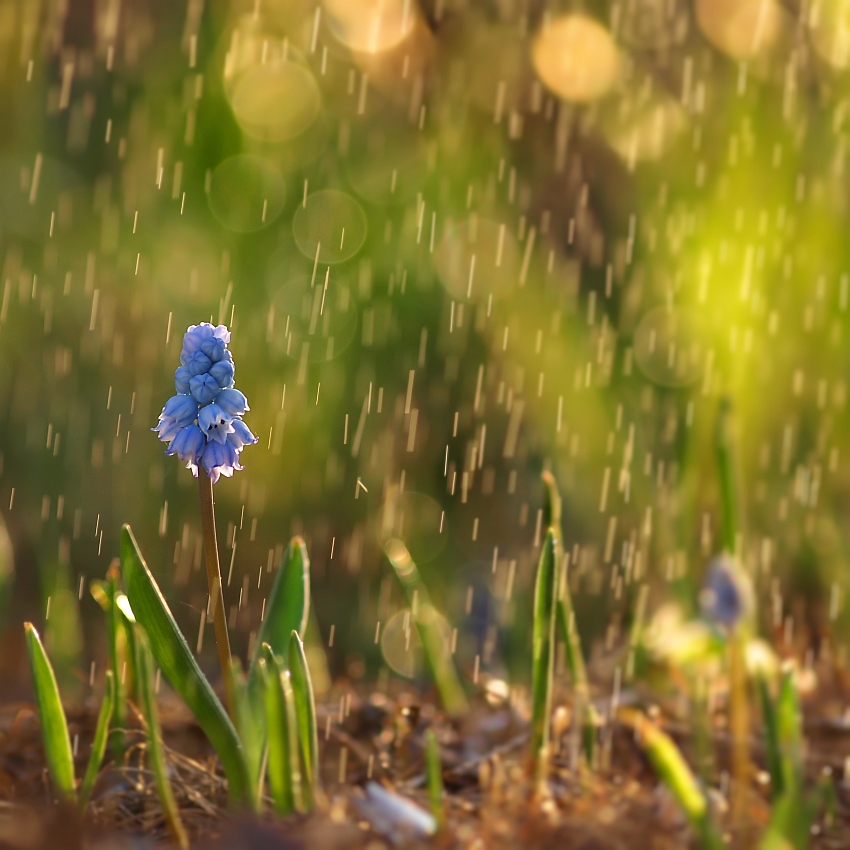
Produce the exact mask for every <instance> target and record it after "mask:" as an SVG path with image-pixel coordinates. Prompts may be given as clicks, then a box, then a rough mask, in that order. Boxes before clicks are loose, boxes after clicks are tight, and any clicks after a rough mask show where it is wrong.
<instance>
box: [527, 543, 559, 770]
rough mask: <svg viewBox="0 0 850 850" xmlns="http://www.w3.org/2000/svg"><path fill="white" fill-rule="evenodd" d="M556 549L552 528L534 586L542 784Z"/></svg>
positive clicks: (535, 729) (536, 739)
mask: <svg viewBox="0 0 850 850" xmlns="http://www.w3.org/2000/svg"><path fill="white" fill-rule="evenodd" d="M556 546H557V541H556V537H555V531H554V529H552V528H550V529H549V530H548V531H547V532H546V539H545V540H544V541H543V547H542V550H541V552H540V561H539V563H538V565H537V579H536V581H535V584H534V626H533V636H532V645H533V652H532V662H531V663H532V669H531V693H532V709H531V752H532V757H533V758H534V760H535V762H536V765H537V768H536V773H537V778H538V779H539V780H542V779H544V778H545V774H546V765H547V764H548V761H549V752H548V751H549V727H550V718H551V714H552V678H553V674H554V669H555V666H554V665H555V651H554V650H555V603H556V598H557V591H558V564H557V556H556Z"/></svg>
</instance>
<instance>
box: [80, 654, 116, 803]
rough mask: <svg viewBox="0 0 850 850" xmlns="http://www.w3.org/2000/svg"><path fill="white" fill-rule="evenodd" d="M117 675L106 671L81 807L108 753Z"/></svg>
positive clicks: (81, 794) (87, 799)
mask: <svg viewBox="0 0 850 850" xmlns="http://www.w3.org/2000/svg"><path fill="white" fill-rule="evenodd" d="M115 691H116V688H115V675H114V673H113V672H112V670H107V671H106V681H105V683H104V688H103V700H101V703H100V712H99V714H98V716H97V726H96V727H95V730H94V741H92V745H91V755H90V756H89V763H88V766H87V767H86V775H85V776H84V777H83V784H82V786H81V787H80V808H81V809H84V808H85V807H86V804H87V803H88V801H89V797H91V792H92V789H93V788H94V783H95V781H96V780H97V775H98V773H99V772H100V766H101V764H102V763H103V756H104V754H105V753H106V742H107V740H108V739H109V724H110V722H111V721H112V715H113V713H114V711H115Z"/></svg>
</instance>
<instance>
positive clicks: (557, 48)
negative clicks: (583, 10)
mask: <svg viewBox="0 0 850 850" xmlns="http://www.w3.org/2000/svg"><path fill="white" fill-rule="evenodd" d="M531 56H532V61H533V63H534V69H535V71H537V75H538V76H539V77H540V79H541V80H542V81H543V84H544V85H545V86H546V88H548V89H549V90H550V91H552V92H554V93H555V94H556V95H558V96H559V97H562V98H564V99H565V100H572V101H577V102H579V103H587V102H589V101H592V100H596V99H597V98H600V97H602V96H603V95H604V94H607V93H608V92H609V91H610V90H611V89H612V88H613V87H614V84H615V83H616V81H617V76H618V74H619V70H620V56H619V52H618V50H617V46H616V44H614V39H613V38H612V37H611V33H610V32H608V30H607V29H605V27H603V26H602V25H601V24H599V23H597V22H596V21H594V20H593V19H592V18H589V17H587V16H586V15H579V14H571V15H563V16H562V17H559V18H556V19H555V20H554V21H552V22H551V23H549V24H547V25H546V26H544V27H543V29H541V30H540V32H539V33H538V34H537V37H536V38H535V40H534V45H533V47H532V54H531Z"/></svg>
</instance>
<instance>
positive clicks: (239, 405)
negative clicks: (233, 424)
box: [216, 389, 251, 418]
mask: <svg viewBox="0 0 850 850" xmlns="http://www.w3.org/2000/svg"><path fill="white" fill-rule="evenodd" d="M216 403H217V404H218V405H219V406H220V407H221V408H222V409H223V410H224V412H225V413H227V414H229V415H230V416H231V418H232V417H234V416H241V415H242V414H243V413H244V412H245V411H246V410H250V409H251V408H250V407H248V399H247V398H245V396H244V395H242V393H240V392H239V390H237V389H228V390H222V391H221V392H220V393H219V394H218V397H217V398H216Z"/></svg>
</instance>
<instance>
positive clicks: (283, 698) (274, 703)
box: [260, 643, 303, 814]
mask: <svg viewBox="0 0 850 850" xmlns="http://www.w3.org/2000/svg"><path fill="white" fill-rule="evenodd" d="M260 651H261V652H262V663H263V667H262V668H260V669H262V670H265V682H264V685H265V687H264V693H265V708H266V736H267V741H268V748H269V753H268V777H269V788H270V789H271V792H272V798H273V799H274V803H275V808H276V809H277V811H278V812H279V813H280V814H289V813H291V812H293V811H302V810H303V794H302V788H301V768H300V757H299V753H298V722H297V720H296V717H295V698H294V696H293V694H292V685H291V684H290V677H289V671H288V670H285V669H283V667H282V666H281V665H280V663H279V662H278V660H277V656H276V655H275V653H274V650H273V649H272V648H271V646H269V644H267V643H266V644H263V646H262V647H261V649H260ZM261 675H262V674H261Z"/></svg>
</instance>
